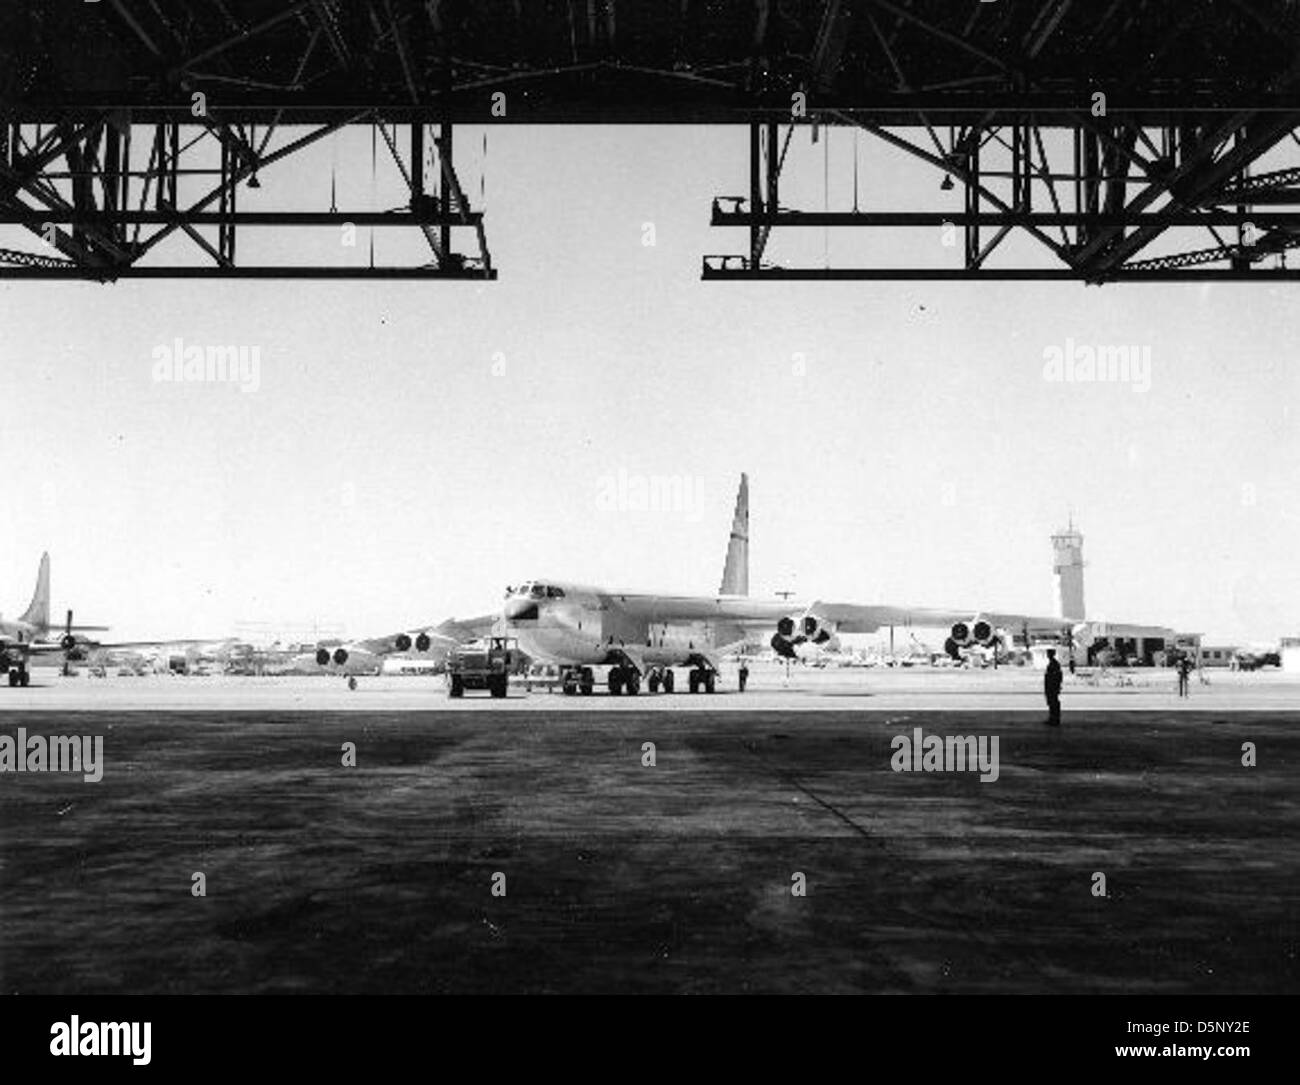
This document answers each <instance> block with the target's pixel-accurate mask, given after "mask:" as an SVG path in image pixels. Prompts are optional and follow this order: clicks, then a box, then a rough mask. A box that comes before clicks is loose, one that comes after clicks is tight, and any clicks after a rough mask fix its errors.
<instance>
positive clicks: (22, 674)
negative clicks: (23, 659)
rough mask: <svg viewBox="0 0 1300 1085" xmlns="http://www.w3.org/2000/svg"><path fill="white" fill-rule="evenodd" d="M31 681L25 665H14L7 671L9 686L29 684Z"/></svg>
mask: <svg viewBox="0 0 1300 1085" xmlns="http://www.w3.org/2000/svg"><path fill="white" fill-rule="evenodd" d="M31 681H32V676H31V674H30V673H29V672H28V670H27V668H26V667H16V668H14V669H13V670H11V671H10V672H9V684H10V685H11V686H29V685H31Z"/></svg>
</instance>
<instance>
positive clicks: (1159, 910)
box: [0, 675, 1300, 994]
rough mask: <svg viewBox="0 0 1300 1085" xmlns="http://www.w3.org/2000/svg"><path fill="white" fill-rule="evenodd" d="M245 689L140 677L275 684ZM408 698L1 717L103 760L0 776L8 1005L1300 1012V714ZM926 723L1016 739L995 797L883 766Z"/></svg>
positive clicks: (0, 935) (6, 730)
mask: <svg viewBox="0 0 1300 1085" xmlns="http://www.w3.org/2000/svg"><path fill="white" fill-rule="evenodd" d="M946 677H947V676H944V678H946ZM968 677H970V676H968ZM1240 677H1242V678H1248V677H1254V676H1240ZM856 680H857V679H856V676H855V677H854V681H855V682H856ZM224 681H225V680H222V679H212V680H207V679H198V680H194V679H174V680H172V679H158V680H156V681H155V680H134V679H123V680H122V681H121V683H120V685H126V684H128V683H131V682H135V683H137V684H136V685H135V686H133V687H132V688H134V689H135V690H136V691H137V692H138V691H140V690H143V689H146V688H151V687H154V686H158V687H162V688H164V689H175V690H177V691H181V690H186V691H193V690H197V689H206V688H209V687H211V688H215V689H218V690H221V691H222V693H221V696H227V695H229V691H230V690H233V689H237V688H245V689H246V688H257V689H260V688H261V683H255V684H254V686H252V687H245V686H243V684H242V683H240V682H239V681H236V682H235V683H233V684H225V685H223V684H222V683H223V682H224ZM265 681H266V682H268V683H273V684H274V683H279V682H284V681H285V680H283V679H268V680H265ZM304 681H306V682H310V681H311V680H304ZM315 681H316V683H317V686H318V688H320V689H321V690H325V689H329V688H330V687H334V686H336V685H337V682H335V681H333V680H315ZM390 682H391V683H393V684H394V686H395V689H396V690H397V691H398V692H397V693H394V696H398V695H400V696H402V697H418V696H427V693H428V688H429V687H428V685H427V683H422V682H421V681H420V680H418V679H392V680H387V679H385V680H382V681H378V682H374V683H371V682H368V681H365V680H363V682H362V687H361V689H359V690H358V691H357V693H356V695H355V696H352V697H351V702H350V703H349V705H348V707H350V708H356V707H359V706H360V703H361V702H362V701H367V702H368V704H369V706H370V709H371V710H370V711H369V712H366V713H360V712H358V711H312V712H304V711H296V712H295V711H233V712H231V711H218V710H214V709H213V705H212V704H211V703H210V704H209V705H208V710H195V711H174V710H154V711H118V710H116V709H114V710H111V711H95V712H68V711H54V712H50V711H25V710H21V709H20V710H15V709H13V708H12V706H11V707H10V710H9V711H6V712H3V713H0V735H9V736H17V734H18V729H19V728H23V729H25V731H26V733H27V734H28V735H29V736H30V735H32V734H39V735H43V736H53V735H60V734H62V735H99V736H102V737H103V739H104V754H103V762H104V765H103V777H102V779H101V780H100V781H99V782H98V783H92V782H86V781H84V780H83V779H82V777H81V776H79V775H76V774H73V773H54V772H24V773H21V774H17V773H13V774H10V773H5V774H3V775H0V989H2V990H3V991H4V992H6V993H19V994H40V993H197V992H211V993H291V992H315V993H349V992H357V993H414V992H457V993H459V992H575V993H576V992H592V993H630V992H662V993H674V992H676V993H681V992H693V993H703V992H785V993H792V992H881V993H902V992H976V993H1016V992H1019V993H1110V992H1126V993H1147V994H1172V993H1282V992H1291V993H1295V992H1297V991H1300V979H1298V975H1300V972H1298V968H1297V951H1298V950H1300V930H1298V927H1297V923H1298V917H1300V789H1297V786H1296V785H1297V781H1298V780H1300V773H1298V769H1300V727H1298V726H1297V723H1300V715H1298V714H1296V713H1285V712H1277V711H1269V712H1246V711H1239V710H1232V711H1228V712H1221V711H1218V710H1216V709H1213V708H1211V706H1210V698H1211V697H1213V696H1215V695H1216V693H1215V692H1214V691H1221V690H1224V689H1225V688H1226V687H1225V685H1223V684H1220V683H1218V682H1217V681H1216V682H1215V684H1214V685H1212V686H1211V687H1208V688H1207V690H1204V691H1200V690H1194V691H1193V694H1194V696H1193V701H1192V707H1191V708H1182V707H1179V708H1177V709H1176V710H1171V709H1162V710H1155V711H1132V710H1128V709H1125V708H1120V707H1118V705H1117V707H1116V708H1114V709H1111V710H1107V711H1079V710H1071V709H1069V708H1068V707H1067V711H1066V714H1065V726H1063V727H1061V728H1059V729H1056V728H1048V727H1045V726H1043V725H1042V723H1041V722H1040V719H1041V709H1040V708H1038V707H1036V706H1035V707H1034V709H1033V711H1014V712H1013V711H1005V712H1002V711H999V712H988V711H971V710H968V709H965V708H960V707H956V703H957V701H958V698H957V697H956V696H954V697H953V698H952V701H953V702H954V704H953V707H950V708H949V709H948V710H946V711H916V710H901V711H900V710H890V711H885V712H880V711H872V710H869V706H870V705H871V704H872V698H871V696H870V695H863V696H861V697H860V698H857V697H855V698H854V699H853V700H854V703H853V705H852V707H851V709H850V710H839V711H833V712H826V711H807V710H804V709H805V708H806V707H807V703H816V701H815V700H811V701H809V702H807V703H801V708H800V710H799V711H791V710H783V711H758V710H755V709H753V708H750V707H749V706H750V701H749V698H750V694H749V693H747V694H745V696H744V700H745V702H746V707H747V709H749V710H747V711H745V712H735V711H716V710H713V709H712V706H713V705H714V704H726V703H727V702H730V701H732V700H741V699H742V698H740V697H739V695H735V694H730V695H722V694H719V695H717V697H716V698H715V699H710V702H709V706H708V707H695V704H697V703H698V702H701V701H705V700H706V699H705V698H691V697H689V696H685V695H676V696H674V697H673V698H671V699H667V698H658V699H653V698H649V697H646V696H644V695H642V696H641V697H639V698H626V697H624V698H617V699H616V698H612V697H608V696H605V697H593V698H591V699H589V701H588V702H587V703H584V701H583V699H582V698H567V697H563V696H561V695H558V694H557V695H554V696H551V695H549V694H534V695H533V696H532V697H528V698H525V697H522V696H521V697H519V698H518V699H517V701H516V700H515V699H513V698H512V700H510V701H507V702H506V703H505V704H504V705H503V704H502V703H501V702H491V701H488V700H482V699H478V700H474V701H470V700H468V699H467V700H466V701H465V702H462V703H461V704H459V705H455V706H454V711H444V710H442V709H444V708H445V707H446V702H445V701H443V700H441V697H440V696H439V710H438V711H425V712H414V711H390V710H388V709H387V708H385V707H384V706H383V699H384V697H385V696H386V695H387V691H388V690H389V683H390ZM74 683H76V684H77V689H78V690H80V691H87V690H91V689H92V683H91V682H90V681H88V680H85V679H71V680H69V682H68V684H67V686H68V688H69V689H70V688H71V687H72V686H73V684H74ZM298 685H299V683H298V682H297V681H290V682H289V684H288V685H287V686H280V687H276V688H281V689H293V688H297V687H298ZM372 685H373V687H374V688H373V689H372ZM866 685H867V686H868V687H871V688H878V686H877V684H876V683H875V681H874V680H873V676H871V675H868V677H867V680H866ZM118 686H119V683H117V682H116V681H115V680H107V681H106V682H104V683H101V684H98V685H93V690H94V692H95V694H96V695H97V696H98V695H102V694H103V693H104V692H105V691H112V690H114V689H116V688H118ZM435 688H436V687H435ZM826 688H827V690H828V691H829V690H833V689H835V688H838V687H837V686H836V685H835V684H834V683H828V685H827V687H826ZM1268 688H1270V689H1272V688H1276V687H1274V686H1269V687H1268ZM62 689H63V687H62V686H60V687H57V688H54V687H52V688H49V689H45V690H39V691H38V690H37V689H36V688H35V687H32V688H31V689H29V690H27V691H17V692H18V693H20V694H25V695H26V698H25V699H28V700H34V699H35V698H36V696H37V695H38V693H45V694H50V693H54V694H56V695H61V693H60V691H61V690H62ZM402 690H407V691H410V692H405V693H402V692H400V691H402ZM419 691H424V692H423V693H421V692H419ZM11 692H14V691H10V690H8V689H5V690H3V691H0V693H3V694H6V695H7V694H9V693H11ZM1118 694H1119V696H1124V695H1125V694H1124V690H1122V689H1121V690H1119V691H1118ZM178 695H179V694H178ZM322 695H323V694H322ZM772 695H773V696H775V694H772ZM781 695H782V696H785V694H784V693H783V692H782V693H781ZM1163 695H1164V694H1162V693H1155V692H1151V693H1148V694H1147V696H1163ZM330 696H335V697H337V699H338V700H339V702H344V701H347V700H348V691H347V690H346V688H343V689H342V690H338V689H335V690H334V691H333V692H332V693H331V694H330ZM763 696H768V694H763ZM961 696H966V695H965V694H962V695H961ZM1017 696H1018V695H1017ZM756 700H757V698H756ZM1025 700H1026V703H1027V704H1032V703H1033V699H1032V697H1029V695H1028V694H1026V695H1025ZM825 701H826V702H829V703H832V704H837V706H838V703H837V702H836V701H835V695H834V694H832V693H828V694H827V696H826V698H825ZM669 702H671V704H672V705H673V706H674V707H675V706H676V704H678V703H681V704H683V705H687V706H691V710H690V711H682V712H675V711H664V710H663V706H664V705H665V704H667V703H669ZM1198 702H1199V703H1198ZM101 703H102V702H101ZM1069 704H1070V701H1069V700H1067V706H1068V705H1069ZM530 705H537V706H539V707H540V706H546V705H553V706H554V707H555V708H569V707H577V708H580V710H575V711H572V712H564V711H551V710H547V711H537V712H529V711H524V710H523V709H526V708H527V707H528V706H530ZM918 727H920V728H922V729H923V732H924V734H926V735H939V736H954V735H973V736H983V737H984V738H985V739H986V742H991V740H992V739H993V738H994V737H996V738H997V739H998V770H999V771H998V774H997V778H996V779H992V780H989V781H988V782H981V779H980V776H979V775H978V774H977V773H974V772H969V771H895V768H894V765H893V759H894V748H895V739H896V738H897V737H899V736H908V737H911V736H914V735H915V728H918ZM349 743H351V744H354V745H355V765H345V764H344V761H345V760H346V759H347V757H348V755H347V753H346V752H345V751H346V749H347V746H346V744H349ZM646 743H653V752H654V764H649V763H647V762H648V756H647V754H648V750H647V747H646ZM1246 743H1251V744H1253V748H1254V749H1255V751H1256V757H1257V763H1256V764H1255V765H1254V766H1247V765H1244V764H1243V757H1244V755H1243V747H1244V744H1246ZM989 748H990V749H991V747H989ZM986 775H987V774H986ZM196 873H202V874H203V876H204V879H205V881H204V889H205V895H203V896H195V895H194V887H195V885H196V882H195V880H194V875H195V874H196ZM1099 874H1104V875H1105V884H1104V886H1103V887H1101V890H1102V891H1101V892H1100V893H1099V892H1098V887H1099V882H1098V878H1097V876H1098V875H1099ZM800 876H802V878H801V877H800ZM800 884H802V888H803V889H804V893H803V895H798V894H797V889H798V887H799V886H800ZM494 886H495V887H496V888H497V889H498V891H499V894H498V895H494V892H493V889H494ZM501 893H503V895H500V894H501Z"/></svg>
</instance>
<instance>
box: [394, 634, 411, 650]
mask: <svg viewBox="0 0 1300 1085" xmlns="http://www.w3.org/2000/svg"><path fill="white" fill-rule="evenodd" d="M393 647H395V648H396V649H397V650H398V651H399V652H409V651H410V650H411V638H410V637H408V636H407V635H406V634H405V633H398V634H397V638H396V640H394V641H393Z"/></svg>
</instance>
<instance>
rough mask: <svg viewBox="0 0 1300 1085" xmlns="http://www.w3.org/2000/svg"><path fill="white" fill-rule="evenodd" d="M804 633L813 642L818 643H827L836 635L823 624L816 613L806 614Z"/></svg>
mask: <svg viewBox="0 0 1300 1085" xmlns="http://www.w3.org/2000/svg"><path fill="white" fill-rule="evenodd" d="M803 635H804V636H805V637H807V638H808V640H809V641H811V642H812V643H813V644H818V645H827V644H829V642H830V641H831V640H832V639H833V637H834V634H833V633H831V631H830V630H829V629H827V628H826V627H825V626H824V625H822V624H821V622H820V621H819V620H818V619H817V616H816V615H815V614H805V615H804V619H803Z"/></svg>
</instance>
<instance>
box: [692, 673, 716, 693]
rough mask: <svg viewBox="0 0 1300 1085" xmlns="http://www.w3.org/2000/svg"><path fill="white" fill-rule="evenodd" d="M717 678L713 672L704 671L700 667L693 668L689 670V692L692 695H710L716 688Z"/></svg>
mask: <svg viewBox="0 0 1300 1085" xmlns="http://www.w3.org/2000/svg"><path fill="white" fill-rule="evenodd" d="M717 678H718V676H717V675H716V674H715V673H714V672H713V671H706V670H704V669H703V668H702V667H693V668H692V669H691V692H692V693H712V692H713V691H714V690H715V689H716V688H717V684H716V683H717Z"/></svg>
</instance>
